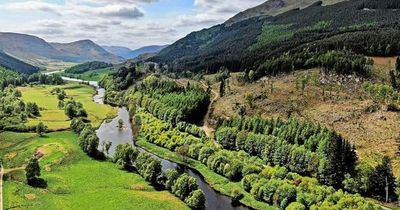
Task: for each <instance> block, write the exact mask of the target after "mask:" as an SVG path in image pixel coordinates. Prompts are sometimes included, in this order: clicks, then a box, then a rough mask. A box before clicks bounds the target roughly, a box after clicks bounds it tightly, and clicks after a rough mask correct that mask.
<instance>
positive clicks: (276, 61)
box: [255, 50, 373, 78]
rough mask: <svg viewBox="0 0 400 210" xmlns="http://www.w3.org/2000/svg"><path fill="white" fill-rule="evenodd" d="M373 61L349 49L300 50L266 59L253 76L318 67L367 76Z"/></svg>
mask: <svg viewBox="0 0 400 210" xmlns="http://www.w3.org/2000/svg"><path fill="white" fill-rule="evenodd" d="M372 64H373V61H372V60H370V59H368V58H366V57H364V56H362V55H358V54H354V53H352V52H350V51H328V52H326V53H321V52H309V51H308V50H304V51H302V52H298V53H293V54H285V55H282V56H279V57H276V58H272V59H268V60H267V61H265V62H264V63H263V64H262V65H260V66H259V67H258V68H257V70H256V71H255V78H260V77H262V76H265V75H276V74H279V73H288V72H291V71H294V70H298V69H309V68H315V67H319V68H321V69H322V70H323V71H325V72H327V73H337V74H358V75H361V76H368V75H369V72H370V69H371V66H372Z"/></svg>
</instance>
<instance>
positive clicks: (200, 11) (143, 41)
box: [0, 0, 264, 48]
mask: <svg viewBox="0 0 400 210" xmlns="http://www.w3.org/2000/svg"><path fill="white" fill-rule="evenodd" d="M175 1H176V0H64V1H62V3H49V2H50V1H45V0H19V1H7V2H3V3H2V1H1V0H0V25H1V26H2V30H7V31H13V32H21V33H28V34H32V35H36V36H39V37H41V38H44V39H46V40H48V41H53V42H72V41H76V40H81V39H91V40H93V41H95V42H98V43H99V44H104V45H122V46H128V47H131V48H136V47H140V46H144V45H152V44H170V43H172V42H174V41H176V40H177V39H179V38H182V37H184V36H185V35H186V34H188V33H190V32H192V31H195V30H200V29H202V28H206V27H211V26H213V25H215V24H219V23H223V22H224V21H225V20H227V19H228V18H230V17H231V16H233V15H235V14H236V13H237V12H240V11H242V10H244V9H246V8H249V7H252V6H255V5H257V4H259V3H262V2H263V1H264V0H194V1H193V5H192V6H191V7H189V6H187V7H185V8H182V9H180V10H176V11H170V10H171V9H170V8H169V7H165V4H174V3H175ZM181 1H189V0H181ZM52 2H59V1H52ZM149 4H153V5H154V6H155V7H157V6H158V7H160V6H159V5H157V4H160V5H162V6H161V7H165V8H158V9H157V13H154V12H153V11H151V10H149V8H154V7H147V6H148V5H149ZM177 5H178V4H177ZM174 6H175V5H174ZM172 8H174V7H172ZM2 14H3V16H2Z"/></svg>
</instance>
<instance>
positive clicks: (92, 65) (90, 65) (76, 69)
mask: <svg viewBox="0 0 400 210" xmlns="http://www.w3.org/2000/svg"><path fill="white" fill-rule="evenodd" d="M112 66H113V65H112V64H110V63H105V62H100V61H92V62H87V63H83V64H79V65H76V66H73V67H71V68H68V69H66V70H65V73H69V74H82V73H85V72H88V71H93V70H97V69H103V68H108V67H112Z"/></svg>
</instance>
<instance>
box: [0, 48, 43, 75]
mask: <svg viewBox="0 0 400 210" xmlns="http://www.w3.org/2000/svg"><path fill="white" fill-rule="evenodd" d="M0 66H2V67H5V68H7V69H10V70H13V71H16V72H19V73H24V74H33V73H36V72H38V71H39V68H37V67H35V66H32V65H30V64H27V63H24V62H23V61H20V60H18V59H16V58H14V57H11V56H9V55H7V54H6V53H3V52H1V51H0Z"/></svg>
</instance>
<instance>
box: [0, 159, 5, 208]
mask: <svg viewBox="0 0 400 210" xmlns="http://www.w3.org/2000/svg"><path fill="white" fill-rule="evenodd" d="M3 174H4V168H3V164H1V169H0V210H3V205H4V204H3Z"/></svg>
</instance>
